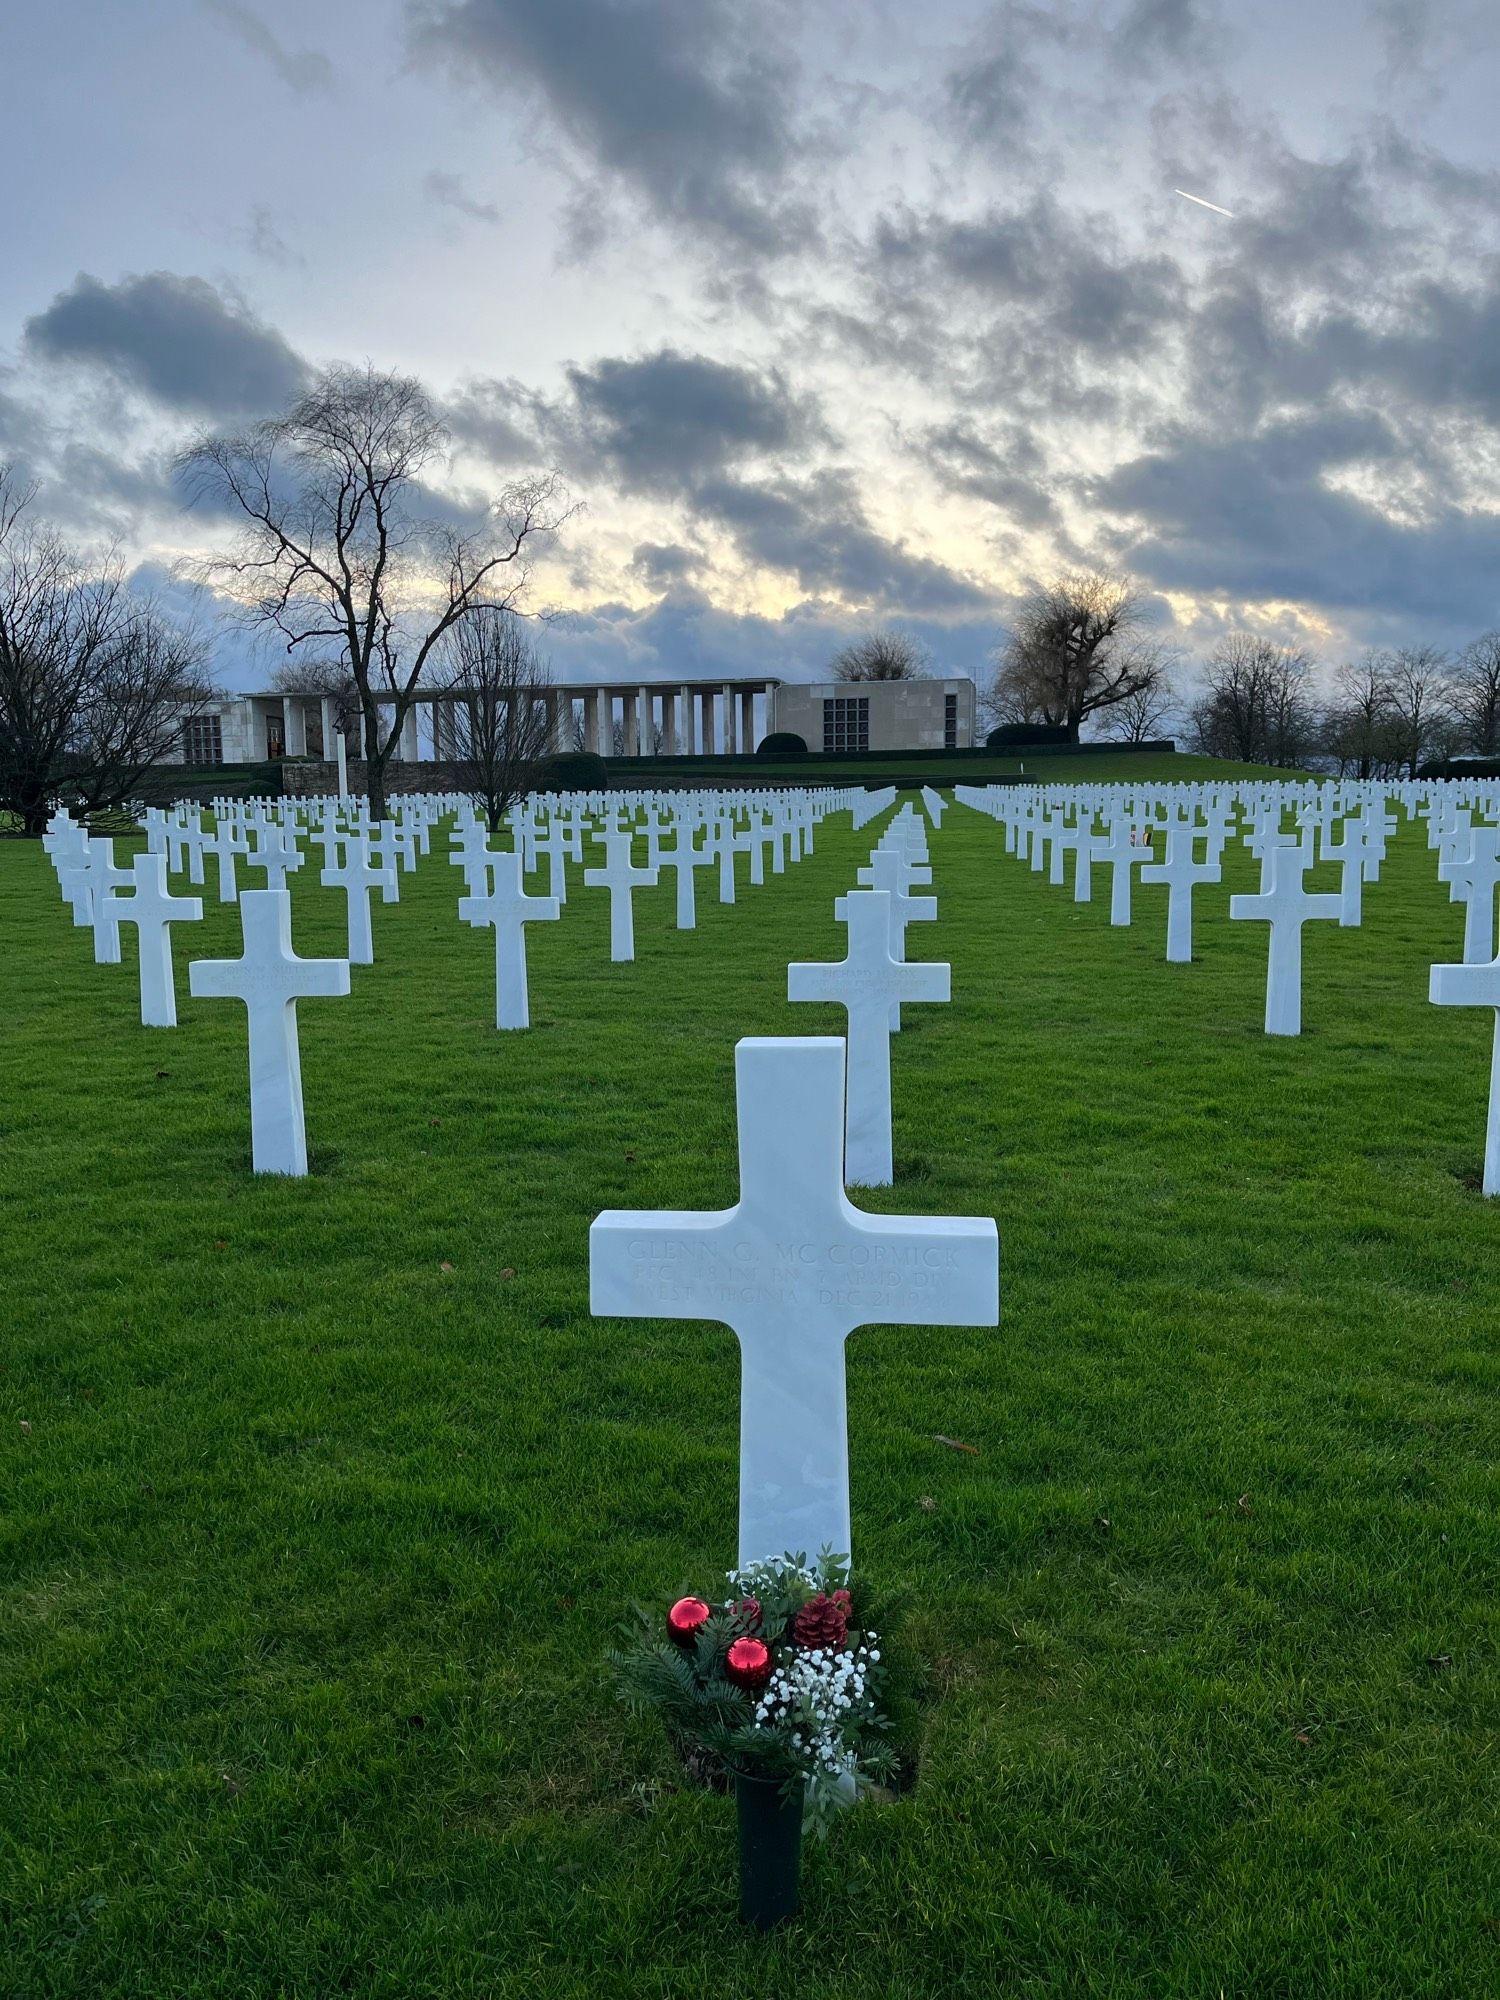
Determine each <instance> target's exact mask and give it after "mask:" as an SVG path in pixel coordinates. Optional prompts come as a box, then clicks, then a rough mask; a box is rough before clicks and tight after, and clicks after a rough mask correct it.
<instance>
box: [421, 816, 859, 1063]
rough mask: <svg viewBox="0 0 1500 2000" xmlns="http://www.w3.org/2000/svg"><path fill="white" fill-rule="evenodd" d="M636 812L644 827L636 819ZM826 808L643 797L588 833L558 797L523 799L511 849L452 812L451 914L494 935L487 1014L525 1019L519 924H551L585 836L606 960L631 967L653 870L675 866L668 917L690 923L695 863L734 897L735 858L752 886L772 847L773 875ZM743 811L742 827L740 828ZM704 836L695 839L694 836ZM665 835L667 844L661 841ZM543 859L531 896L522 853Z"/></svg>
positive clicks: (508, 1024) (807, 849) (512, 1024)
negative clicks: (602, 902) (605, 935)
mask: <svg viewBox="0 0 1500 2000" xmlns="http://www.w3.org/2000/svg"><path fill="white" fill-rule="evenodd" d="M642 810H643V812H644V820H645V824H644V826H643V827H641V828H639V829H638V828H637V825H636V820H637V817H638V816H639V814H640V812H641V811H642ZM825 810H827V805H826V803H824V802H821V801H817V800H812V799H809V798H808V797H807V796H805V795H801V794H792V795H788V796H786V797H784V798H778V799H774V800H773V801H771V802H770V804H769V805H767V806H761V805H760V804H756V803H752V804H751V805H749V806H748V807H746V808H743V809H739V808H736V807H735V806H734V805H733V804H729V805H726V804H725V803H724V801H723V800H722V799H720V800H716V801H714V802H713V803H712V805H711V807H709V808H705V807H704V806H703V805H702V804H701V803H699V802H698V801H696V800H693V801H688V802H683V803H676V802H673V803H671V804H667V803H662V802H658V801H655V800H653V801H650V802H648V803H647V805H646V806H645V807H644V808H643V809H642V808H636V807H634V806H632V805H629V804H627V805H623V806H621V805H614V806H611V807H609V808H608V809H607V810H606V811H605V813H604V814H603V816H602V817H603V825H602V827H601V828H600V829H599V830H597V831H596V830H595V829H594V828H593V826H592V824H591V823H590V820H589V818H588V816H586V815H585V814H584V813H582V812H581V811H578V810H576V809H574V810H572V811H570V810H569V806H568V805H567V804H564V803H562V802H555V801H554V802H552V804H551V806H550V809H548V808H543V809H537V808H535V807H533V806H531V805H530V804H529V803H528V804H527V805H526V806H525V807H523V808H521V809H518V811H517V812H516V813H515V814H513V815H512V816H511V827H512V833H513V837H514V840H515V846H514V849H513V850H512V851H505V850H498V851H497V850H494V849H491V847H490V845H489V835H488V830H487V828H486V827H485V826H484V825H483V824H482V823H481V822H480V821H479V820H477V819H476V818H475V817H474V815H473V814H472V813H466V814H461V815H460V817H459V821H458V824H457V826H456V828H455V830H454V835H453V847H454V852H453V855H452V857H451V859H452V860H453V862H454V864H455V865H456V866H458V867H460V868H462V870H463V872H464V878H465V882H466V884H467V894H466V895H464V896H463V897H461V898H460V901H459V914H460V916H461V917H462V918H463V920H464V921H465V922H466V923H470V924H473V925H476V926H478V925H489V926H492V927H493V929H494V932H495V1021H496V1025H497V1027H499V1028H502V1029H516V1028H525V1027H528V1026H529V1025H530V1018H531V1015H530V997H529V990H528V978H527V965H526V942H525V927H526V925H527V924H531V923H553V922H556V921H557V920H558V918H559V917H560V916H561V914H562V906H563V904H564V902H565V901H566V899H567V861H568V860H569V859H579V858H581V856H582V852H583V846H584V843H585V842H586V841H592V842H593V843H595V844H597V845H602V846H603V848H604V851H605V859H604V862H603V864H602V865H601V866H599V867H595V868H586V869H585V870H584V875H583V881H584V886H585V887H586V888H595V889H603V890H605V891H606V892H607V893H608V895H609V899H610V959H611V962H612V963H614V964H630V963H632V962H633V961H634V959H635V907H634V895H635V891H636V890H637V889H641V888H654V887H655V886H656V884H657V882H658V879H659V876H660V871H661V869H662V868H664V867H665V868H670V869H674V870H675V871H676V881H677V893H676V922H677V928H678V929H679V930H693V929H694V928H696V924H697V902H696V896H695V892H694V887H693V876H694V872H695V870H697V869H698V868H703V867H711V866H713V865H714V864H715V861H716V860H717V863H718V868H719V897H720V901H721V902H726V903H732V902H733V901H734V900H735V883H734V857H735V854H736V853H745V852H748V854H749V855H750V863H751V867H750V879H751V881H752V883H763V882H764V880H765V874H764V868H763V865H762V861H763V855H764V852H765V850H766V848H767V847H769V848H770V849H771V852H772V857H773V858H772V870H773V873H779V872H781V871H782V870H784V868H785V867H786V865H787V860H786V856H787V855H788V854H790V856H791V859H792V860H793V861H797V860H800V859H802V858H803V857H804V856H805V855H807V854H810V853H811V852H812V845H813V828H814V826H815V824H816V821H817V818H818V817H819V816H820V815H821V813H822V812H824V811H825ZM741 812H743V817H744V818H745V820H746V824H745V825H744V827H743V828H741V826H740V825H739V818H740V816H741ZM700 833H702V834H703V836H704V839H703V845H702V846H701V847H700V846H699V845H698V836H699V834H700ZM642 835H644V838H645V841H646V848H647V861H646V864H645V866H637V865H636V861H635V848H636V843H637V841H638V840H639V839H640V838H641V837H642ZM669 837H670V838H671V840H672V845H671V846H667V845H666V844H665V843H666V841H667V839H668V838H669ZM543 858H545V859H546V861H547V864H548V873H549V890H550V893H549V894H547V895H543V896H535V895H530V894H528V893H527V890H526V884H525V874H526V866H527V862H528V860H529V861H530V862H531V863H532V864H533V865H535V864H536V863H538V862H540V860H542V859H543Z"/></svg>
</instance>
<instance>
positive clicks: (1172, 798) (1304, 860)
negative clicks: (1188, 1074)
mask: <svg viewBox="0 0 1500 2000" xmlns="http://www.w3.org/2000/svg"><path fill="white" fill-rule="evenodd" d="M959 796H960V797H961V798H963V799H964V800H965V801H966V802H967V803H970V804H975V805H979V807H980V809H981V810H984V811H989V812H991V813H992V814H993V815H994V816H995V817H996V818H999V819H1002V820H1003V821H1005V822H1006V823H1007V847H1008V849H1009V851H1011V852H1013V853H1018V854H1020V855H1022V856H1023V857H1025V856H1028V855H1029V857H1030V861H1031V866H1032V868H1033V869H1034V870H1036V871H1038V872H1040V870H1041V869H1042V868H1043V866H1045V865H1047V861H1046V857H1047V853H1048V850H1049V849H1050V856H1051V859H1050V868H1049V880H1050V881H1052V882H1053V883H1056V884H1062V883H1063V881H1064V872H1063V870H1064V860H1065V856H1066V854H1067V853H1069V852H1071V853H1072V854H1073V856H1074V900H1075V901H1077V902H1088V901H1090V900H1091V899H1092V895H1093V872H1092V864H1093V863H1094V862H1095V861H1100V862H1104V863H1106V864H1108V865H1109V866H1110V867H1111V868H1112V870H1113V880H1112V885H1111V896H1110V922H1111V924H1112V925H1117V926H1118V925H1128V924H1129V923H1130V922H1131V919H1132V907H1131V893H1130V890H1131V880H1132V874H1131V871H1132V870H1133V869H1134V868H1136V867H1139V869H1140V880H1141V882H1142V883H1143V884H1149V885H1152V886H1155V885H1161V886H1164V887H1165V888H1166V890H1167V939H1166V957H1167V962H1168V963H1169V964H1178V965H1185V964H1188V963H1190V962H1191V960H1192V956H1193V893H1194V891H1195V889H1197V888H1199V887H1202V886H1205V885H1216V884H1218V883H1219V882H1220V881H1221V880H1222V878H1223V871H1222V859H1221V857H1222V855H1223V851H1224V847H1225V845H1226V843H1227V841H1228V840H1229V839H1230V838H1231V837H1232V834H1233V831H1234V821H1235V815H1236V813H1237V812H1238V811H1240V810H1241V809H1243V810H1244V812H1245V814H1246V817H1247V818H1248V821H1249V830H1248V833H1247V834H1246V841H1247V845H1248V846H1249V847H1250V849H1251V851H1252V852H1253V853H1255V854H1256V855H1257V856H1258V858H1259V860H1260V863H1261V882H1260V890H1259V893H1258V894H1256V895H1253V896H1235V897H1232V898H1231V900H1230V906H1229V914H1230V916H1231V917H1232V918H1234V919H1236V920H1240V921H1255V920H1259V921H1263V922H1265V923H1267V924H1268V925H1269V927H1270V944H1269V949H1268V952H1267V965H1266V1009H1265V1028H1266V1033H1267V1034H1274V1035H1296V1034H1300V1033H1301V1025H1302V1005H1301V967H1302V927H1303V925H1304V924H1306V923H1308V922H1310V921H1313V920H1314V919H1318V918H1330V919H1333V920H1335V921H1337V922H1339V923H1340V924H1342V925H1344V926H1345V927H1348V926H1350V925H1353V924H1358V923H1359V921H1360V918H1361V914H1362V910H1361V903H1360V886H1361V883H1362V881H1363V880H1364V879H1366V878H1367V877H1368V878H1369V879H1373V875H1374V873H1375V872H1377V871H1378V866H1379V859H1378V855H1377V853H1376V843H1375V841H1374V838H1373V835H1370V833H1369V829H1368V828H1367V827H1366V826H1365V824H1364V823H1363V822H1362V821H1361V822H1360V824H1359V825H1358V826H1356V824H1355V822H1354V820H1352V819H1351V820H1350V821H1349V822H1347V823H1346V824H1345V826H1344V828H1343V839H1342V841H1341V842H1340V843H1338V844H1337V846H1336V848H1335V849H1334V851H1333V852H1332V853H1329V852H1327V844H1328V843H1329V842H1331V839H1332V821H1331V817H1330V816H1329V815H1328V814H1327V812H1326V810H1325V809H1324V808H1322V807H1321V806H1320V805H1319V804H1318V803H1317V802H1316V801H1315V802H1314V803H1313V804H1312V805H1311V806H1309V805H1308V802H1307V801H1306V799H1305V798H1304V797H1303V796H1302V794H1301V791H1300V788H1299V790H1298V793H1297V795H1296V796H1295V798H1294V799H1293V800H1292V801H1291V803H1292V804H1293V806H1294V809H1296V810H1297V815H1298V819H1299V826H1298V830H1297V832H1295V833H1293V834H1290V835H1289V834H1286V833H1284V832H1283V831H1282V827H1281V822H1282V817H1283V813H1284V810H1285V808H1286V805H1287V803H1288V801H1287V800H1286V799H1285V798H1284V797H1283V796H1282V793H1281V789H1280V788H1278V789H1277V790H1276V791H1274V792H1270V793H1268V792H1267V791H1266V790H1265V789H1264V788H1255V789H1254V790H1253V791H1252V792H1250V793H1249V795H1248V796H1243V797H1242V796H1241V795H1240V793H1239V792H1238V791H1237V790H1236V788H1233V787H1229V788H1216V789H1215V790H1213V791H1207V790H1205V788H1203V787H1200V786H1166V787H1157V788H1153V789H1148V790H1146V791H1140V790H1136V791H1133V792H1131V791H1127V790H1126V788H1123V787H1049V788H1047V789H1046V790H1043V789H1041V788H1034V789H1031V790H1029V791H1028V792H1026V793H1023V794H1020V795H1019V796H1018V795H1016V794H1014V793H1012V794H1009V795H1007V794H1004V793H999V792H997V791H993V790H992V791H989V792H978V791H977V790H973V789H970V788H967V787H960V788H959ZM1163 815H1164V817H1163ZM1101 816H1102V818H1103V819H1104V822H1105V828H1106V831H1105V833H1104V834H1103V835H1102V836H1101V835H1099V834H1097V833H1096V832H1095V825H1096V821H1097V820H1098V819H1099V818H1100V817H1101ZM1319 831H1321V835H1322V838H1323V840H1324V842H1325V855H1324V858H1325V859H1330V860H1333V859H1336V860H1338V861H1339V862H1340V863H1341V866H1342V881H1343V886H1342V889H1341V892H1340V894H1339V895H1338V896H1324V895H1311V894H1309V893H1308V891H1307V888H1306V884H1305V879H1304V878H1305V876H1306V873H1307V870H1308V868H1309V867H1311V866H1312V863H1313V856H1314V848H1313V842H1314V839H1315V837H1316V836H1317V834H1318V833H1319ZM1367 836H1369V837H1367ZM1153 843H1156V844H1153ZM1383 851H1384V848H1383V834H1382V836H1381V841H1380V845H1379V852H1380V853H1383ZM1158 854H1159V855H1160V858H1159V859H1157V858H1155V857H1156V856H1157V855H1158Z"/></svg>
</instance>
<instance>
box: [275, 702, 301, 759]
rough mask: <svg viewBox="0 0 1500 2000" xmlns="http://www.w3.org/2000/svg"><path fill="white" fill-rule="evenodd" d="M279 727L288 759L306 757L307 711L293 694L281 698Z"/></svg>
mask: <svg viewBox="0 0 1500 2000" xmlns="http://www.w3.org/2000/svg"><path fill="white" fill-rule="evenodd" d="M281 727H282V735H283V741H284V743H285V746H286V754H287V755H288V757H305V756H306V755H307V710H306V709H305V708H304V707H303V706H302V703H301V701H300V700H299V699H298V697H297V696H296V695H294V694H284V695H283V696H282V697H281Z"/></svg>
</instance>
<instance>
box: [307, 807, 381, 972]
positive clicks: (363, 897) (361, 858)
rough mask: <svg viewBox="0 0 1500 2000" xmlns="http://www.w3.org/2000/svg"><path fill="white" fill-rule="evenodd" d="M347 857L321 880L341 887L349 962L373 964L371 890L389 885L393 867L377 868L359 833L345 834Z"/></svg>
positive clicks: (328, 869)
mask: <svg viewBox="0 0 1500 2000" xmlns="http://www.w3.org/2000/svg"><path fill="white" fill-rule="evenodd" d="M343 841H344V858H343V860H342V861H341V862H340V863H339V864H338V866H337V867H336V868H325V869H324V870H323V872H322V874H321V875H320V876H319V878H318V879H319V881H320V882H321V883H322V885H323V887H324V888H325V889H342V890H343V892H344V901H345V904H346V906H347V911H348V918H349V963H350V964H351V965H373V964H374V963H375V938H374V933H373V932H372V930H371V928H370V891H371V890H372V889H379V890H380V891H381V892H382V894H383V893H384V891H385V889H386V888H387V886H388V884H389V881H390V877H391V870H390V869H389V868H377V867H376V866H375V865H374V863H373V862H372V861H371V859H370V850H369V848H368V847H367V846H366V844H365V842H364V840H363V838H362V837H361V836H360V835H359V834H357V833H350V834H345V835H344V836H343Z"/></svg>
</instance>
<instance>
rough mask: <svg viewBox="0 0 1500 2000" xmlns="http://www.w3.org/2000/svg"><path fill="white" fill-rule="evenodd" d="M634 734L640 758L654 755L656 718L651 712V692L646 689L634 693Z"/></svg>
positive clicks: (638, 689) (639, 689)
mask: <svg viewBox="0 0 1500 2000" xmlns="http://www.w3.org/2000/svg"><path fill="white" fill-rule="evenodd" d="M635 732H636V744H637V746H638V753H639V755H640V756H642V757H654V756H655V755H656V741H655V738H656V718H655V716H654V715H653V714H652V712H651V690H650V688H648V687H643V688H637V689H636V691H635Z"/></svg>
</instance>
